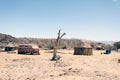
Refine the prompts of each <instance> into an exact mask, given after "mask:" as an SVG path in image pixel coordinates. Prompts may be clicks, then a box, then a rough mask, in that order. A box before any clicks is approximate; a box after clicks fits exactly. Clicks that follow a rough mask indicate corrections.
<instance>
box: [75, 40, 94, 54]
mask: <svg viewBox="0 0 120 80" xmlns="http://www.w3.org/2000/svg"><path fill="white" fill-rule="evenodd" d="M74 55H93V52H92V47H91V46H90V44H88V43H86V42H80V43H79V44H78V45H77V46H76V47H74Z"/></svg>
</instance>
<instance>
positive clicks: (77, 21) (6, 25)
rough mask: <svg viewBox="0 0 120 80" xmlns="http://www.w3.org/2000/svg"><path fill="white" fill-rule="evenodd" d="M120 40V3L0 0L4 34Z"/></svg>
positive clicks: (0, 24)
mask: <svg viewBox="0 0 120 80" xmlns="http://www.w3.org/2000/svg"><path fill="white" fill-rule="evenodd" d="M59 29H62V32H66V33H67V35H66V36H64V38H78V39H87V40H95V41H107V40H109V41H119V40H120V0H0V33H4V34H10V35H12V36H14V37H37V38H56V37H57V32H58V30H59Z"/></svg>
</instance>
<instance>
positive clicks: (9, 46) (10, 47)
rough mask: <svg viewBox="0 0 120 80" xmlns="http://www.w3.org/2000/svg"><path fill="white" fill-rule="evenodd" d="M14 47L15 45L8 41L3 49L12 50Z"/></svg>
mask: <svg viewBox="0 0 120 80" xmlns="http://www.w3.org/2000/svg"><path fill="white" fill-rule="evenodd" d="M16 49H17V47H16V46H15V45H13V44H11V43H9V44H8V45H6V46H5V51H14V50H16Z"/></svg>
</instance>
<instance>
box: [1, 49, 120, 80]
mask: <svg viewBox="0 0 120 80" xmlns="http://www.w3.org/2000/svg"><path fill="white" fill-rule="evenodd" d="M101 52H104V51H96V50H93V55H92V56H83V55H73V53H74V50H58V55H60V56H61V58H60V60H58V61H51V60H50V59H51V58H52V55H53V54H52V50H42V49H41V50H40V55H20V54H17V51H16V53H12V52H0V80H120V63H118V59H120V52H115V51H112V53H111V54H108V55H107V54H102V55H101Z"/></svg>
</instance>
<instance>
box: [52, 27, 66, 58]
mask: <svg viewBox="0 0 120 80" xmlns="http://www.w3.org/2000/svg"><path fill="white" fill-rule="evenodd" d="M60 32H61V29H60V30H59V31H58V37H57V39H56V40H55V43H54V51H53V57H52V60H58V59H60V56H58V55H57V49H58V46H59V43H60V40H61V38H62V37H63V36H64V35H66V33H63V34H62V35H61V33H60Z"/></svg>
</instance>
